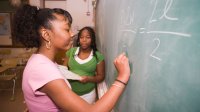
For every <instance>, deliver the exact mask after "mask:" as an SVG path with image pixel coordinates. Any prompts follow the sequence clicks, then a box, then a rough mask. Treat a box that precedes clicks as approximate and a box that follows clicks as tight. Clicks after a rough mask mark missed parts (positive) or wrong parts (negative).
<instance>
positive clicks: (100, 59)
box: [96, 51, 104, 64]
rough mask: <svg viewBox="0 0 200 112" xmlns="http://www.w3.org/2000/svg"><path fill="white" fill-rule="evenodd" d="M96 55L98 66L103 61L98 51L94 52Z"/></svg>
mask: <svg viewBox="0 0 200 112" xmlns="http://www.w3.org/2000/svg"><path fill="white" fill-rule="evenodd" d="M96 55H97V59H98V61H97V64H99V63H100V62H101V61H103V60H104V56H103V54H101V53H100V52H98V51H97V52H96Z"/></svg>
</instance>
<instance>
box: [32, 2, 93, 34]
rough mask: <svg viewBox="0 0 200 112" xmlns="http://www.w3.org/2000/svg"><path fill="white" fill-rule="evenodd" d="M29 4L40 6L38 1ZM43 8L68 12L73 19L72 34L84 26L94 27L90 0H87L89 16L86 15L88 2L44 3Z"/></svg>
mask: <svg viewBox="0 0 200 112" xmlns="http://www.w3.org/2000/svg"><path fill="white" fill-rule="evenodd" d="M30 4H32V5H36V6H40V0H30ZM45 6H46V7H48V8H55V7H58V8H63V9H65V10H67V11H69V12H70V14H71V15H72V18H73V23H72V31H73V32H74V34H76V33H77V32H78V30H80V29H81V28H82V27H84V26H92V27H94V21H93V6H92V0H89V12H90V16H87V15H86V12H87V11H88V0H66V1H56V0H55V1H46V2H45Z"/></svg>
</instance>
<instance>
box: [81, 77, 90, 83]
mask: <svg viewBox="0 0 200 112" xmlns="http://www.w3.org/2000/svg"><path fill="white" fill-rule="evenodd" d="M88 80H89V77H88V76H81V80H80V82H81V83H87V82H88Z"/></svg>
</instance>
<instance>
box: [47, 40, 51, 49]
mask: <svg viewBox="0 0 200 112" xmlns="http://www.w3.org/2000/svg"><path fill="white" fill-rule="evenodd" d="M46 48H47V49H50V48H51V42H50V41H48V42H47V43H46Z"/></svg>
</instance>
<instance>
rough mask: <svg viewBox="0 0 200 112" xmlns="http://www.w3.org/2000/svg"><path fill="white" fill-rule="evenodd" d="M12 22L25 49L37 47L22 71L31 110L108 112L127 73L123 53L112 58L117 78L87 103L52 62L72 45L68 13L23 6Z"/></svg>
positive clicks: (48, 111) (128, 71)
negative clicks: (106, 89)
mask: <svg viewBox="0 0 200 112" xmlns="http://www.w3.org/2000/svg"><path fill="white" fill-rule="evenodd" d="M13 23H14V32H13V36H14V37H15V38H16V39H18V40H19V41H20V42H21V43H23V45H24V46H26V47H27V48H32V47H37V48H38V50H37V52H35V53H34V54H32V56H31V57H30V58H29V60H28V62H27V64H26V67H25V69H24V72H23V81H22V89H23V93H24V98H25V101H26V104H27V107H28V109H29V111H30V112H60V111H67V112H109V111H110V110H111V109H112V108H113V106H114V105H115V104H116V102H117V100H118V98H119V97H120V95H121V94H122V92H123V91H124V89H125V86H126V84H127V82H128V80H129V76H130V68H129V64H128V59H127V57H126V56H125V55H124V54H121V55H119V56H118V57H117V58H116V59H115V61H114V64H115V67H116V69H117V71H118V75H117V78H116V81H114V83H113V85H112V86H111V87H110V89H109V90H108V91H107V93H106V94H105V95H104V96H103V97H102V98H101V99H100V100H98V101H97V102H96V103H95V104H88V103H87V102H86V101H85V100H83V99H82V98H80V97H79V96H78V95H76V94H75V93H74V92H73V91H72V90H71V87H70V84H69V82H68V81H67V80H66V79H65V78H64V76H62V74H61V72H60V71H59V68H58V65H57V64H56V63H55V55H56V53H57V52H58V51H59V50H68V49H69V48H70V47H71V45H72V41H71V40H72V38H71V31H70V26H71V24H72V18H71V15H70V14H69V13H68V12H67V11H65V10H62V9H49V8H44V9H39V8H37V7H35V6H31V5H23V6H21V7H19V9H17V12H16V14H15V16H14V22H13Z"/></svg>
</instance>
